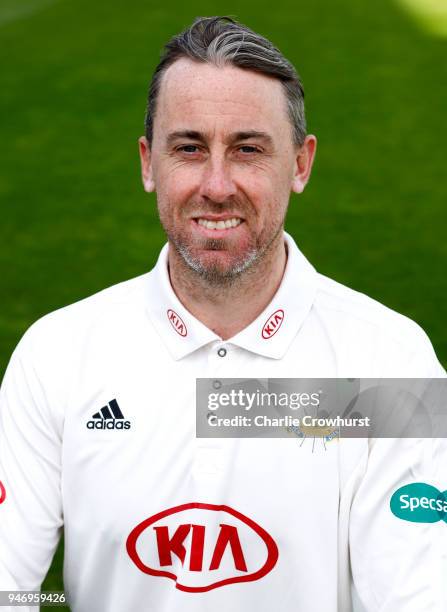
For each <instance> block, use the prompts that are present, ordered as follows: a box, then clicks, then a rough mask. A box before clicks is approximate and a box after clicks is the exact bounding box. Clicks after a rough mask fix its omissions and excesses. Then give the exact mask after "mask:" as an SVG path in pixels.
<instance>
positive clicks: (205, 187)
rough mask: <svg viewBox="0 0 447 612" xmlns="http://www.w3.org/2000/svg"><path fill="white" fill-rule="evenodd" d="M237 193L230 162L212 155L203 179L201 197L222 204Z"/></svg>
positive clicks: (200, 190) (206, 165)
mask: <svg viewBox="0 0 447 612" xmlns="http://www.w3.org/2000/svg"><path fill="white" fill-rule="evenodd" d="M236 191H237V190H236V186H235V184H234V180H233V177H232V171H231V167H230V162H229V161H228V160H225V158H224V157H220V156H219V157H218V156H212V155H210V157H209V158H208V160H207V162H206V164H205V167H204V171H203V176H202V179H201V184H200V189H199V194H200V196H201V197H202V198H205V199H208V200H212V201H213V202H216V203H218V204H222V203H224V202H225V201H227V200H229V199H230V198H231V197H232V196H234V195H235V194H236Z"/></svg>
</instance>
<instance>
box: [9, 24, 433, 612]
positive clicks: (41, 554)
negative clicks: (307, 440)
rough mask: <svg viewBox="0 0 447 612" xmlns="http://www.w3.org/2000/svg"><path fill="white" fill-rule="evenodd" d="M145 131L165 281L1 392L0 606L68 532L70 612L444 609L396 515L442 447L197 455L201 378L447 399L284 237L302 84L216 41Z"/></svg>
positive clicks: (255, 53)
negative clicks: (425, 393)
mask: <svg viewBox="0 0 447 612" xmlns="http://www.w3.org/2000/svg"><path fill="white" fill-rule="evenodd" d="M146 128H147V129H146V136H145V137H143V138H141V139H140V154H141V162H142V175H143V183H144V188H145V189H146V191H148V192H151V191H154V190H155V191H156V193H157V202H158V208H159V213H160V220H161V223H162V225H163V227H164V229H165V231H166V234H167V236H168V245H167V246H166V247H165V248H164V249H163V250H162V252H161V254H160V258H159V261H158V263H157V265H156V267H155V268H154V270H152V271H151V272H150V273H148V274H145V275H143V276H141V277H139V278H136V279H133V280H131V281H128V282H125V283H122V284H120V285H117V286H115V287H112V288H110V289H107V290H105V291H103V292H101V293H99V294H97V295H95V296H93V297H91V298H88V299H86V300H83V301H81V302H79V303H77V304H74V305H72V306H70V307H68V308H64V309H62V310H60V311H58V312H55V313H52V314H50V315H48V316H46V317H44V318H43V319H41V320H40V321H38V322H37V323H36V324H35V325H34V326H32V327H31V328H30V330H29V331H28V332H27V333H26V334H25V336H24V338H23V339H22V341H21V342H20V344H19V346H18V347H17V349H16V351H15V353H14V355H13V357H12V359H11V363H10V365H9V367H8V371H7V374H6V376H5V380H4V384H3V390H2V397H1V413H0V414H1V455H0V459H1V464H0V466H1V467H0V470H1V471H0V479H1V480H2V481H3V482H4V485H5V492H6V496H5V499H4V503H3V504H2V507H1V508H0V509H1V521H0V540H1V543H2V556H1V563H0V577H1V581H0V584H1V588H2V589H10V590H11V589H37V588H39V586H40V584H41V581H42V579H43V577H44V576H45V573H46V570H47V568H48V566H49V563H50V561H51V557H52V554H53V552H54V549H55V547H56V545H57V541H58V538H59V534H60V532H61V529H62V526H63V527H64V533H65V563H64V579H65V587H66V592H67V594H68V597H69V602H70V605H71V609H72V610H73V611H74V612H87V611H91V610H94V611H95V612H100V611H104V612H105V611H107V612H118V611H119V612H122V611H124V610H126V611H127V610H132V611H133V612H138V611H143V610H144V611H154V612H155V611H156V612H165V611H169V612H171V611H177V610H182V611H183V610H184V611H196V610H197V611H199V610H203V611H205V610H218V611H221V612H223V611H227V610H237V611H240V612H242V611H244V612H245V611H248V610H253V611H254V610H256V611H263V612H267V611H268V612H270V611H271V610H272V609H277V610H281V611H284V612H289V611H290V612H291V611H292V610H293V611H296V610H299V611H302V612H314V611H315V612H322V611H324V612H332V611H335V610H338V611H340V612H348V611H349V610H351V609H352V602H351V587H352V590H353V592H354V595H355V597H356V598H357V599H358V600H359V603H358V605H359V606H360V608H359V609H363V610H367V612H372V611H373V610H374V611H375V610H381V611H383V612H385V611H388V610H393V612H397V611H405V612H412V611H414V612H416V611H417V612H424V611H427V612H428V611H434V610H440V609H441V607H440V606H441V604H440V600H439V597H440V589H439V583H440V581H439V578H440V577H439V575H438V573H437V572H439V571H440V570H439V567H440V566H439V556H438V553H437V549H436V547H435V543H434V542H433V535H434V533H435V531H434V530H433V529H432V526H431V525H423V524H413V523H410V522H405V521H399V520H398V519H396V517H395V516H394V515H393V514H392V513H391V512H390V510H389V497H390V495H391V494H392V492H393V491H395V490H396V489H398V488H399V487H400V486H402V485H404V484H406V483H407V482H408V481H409V480H410V481H414V482H417V481H418V480H421V481H423V480H427V479H430V469H431V467H432V463H431V460H432V457H431V454H432V452H433V451H432V448H431V441H430V440H429V441H428V443H429V444H428V443H427V441H424V440H416V441H415V440H414V439H406V440H399V441H396V440H370V441H368V440H366V439H358V440H344V441H340V442H338V441H334V442H333V443H332V444H328V446H327V449H326V450H325V451H324V452H320V453H313V452H311V451H310V449H309V448H308V447H306V445H303V446H302V447H300V445H298V444H297V443H296V440H281V439H279V440H275V439H273V440H266V439H263V440H256V439H255V440H248V439H246V440H240V439H239V440H238V439H215V440H206V439H200V438H196V437H195V382H196V378H197V377H206V378H209V379H211V380H212V383H211V385H212V386H213V387H214V388H219V386H220V385H221V379H222V378H226V377H244V378H254V377H256V378H263V377H264V378H265V377H293V378H298V377H299V378H306V377H310V378H311V377H320V378H323V377H328V378H330V377H332V378H334V377H361V376H365V377H366V376H367V377H377V378H381V377H442V376H444V371H443V369H442V368H441V366H440V365H439V363H438V361H437V359H436V356H435V354H434V352H433V349H432V347H431V344H430V342H429V340H428V339H427V337H426V335H425V334H424V332H423V331H422V330H421V329H420V328H419V327H418V326H417V325H416V324H414V323H413V322H411V321H409V320H408V319H406V318H405V317H403V316H401V315H398V314H396V313H394V312H392V311H390V310H388V309H387V308H385V307H384V306H381V305H380V304H378V303H377V302H375V301H373V300H371V299H369V298H367V297H366V296H363V295H361V294H358V293H356V292H354V291H351V290H349V289H347V288H345V287H343V286H341V285H339V284H338V283H336V282H334V281H331V280H329V279H327V278H325V277H323V276H321V275H319V274H317V272H316V271H315V270H314V268H313V267H312V266H311V264H310V263H309V262H308V261H307V260H306V259H305V257H304V256H303V255H302V254H301V253H300V251H299V250H298V248H297V246H296V245H295V243H294V241H293V239H292V237H291V236H288V235H285V234H284V230H283V228H284V217H285V214H286V209H287V205H288V200H289V195H290V192H291V191H294V192H296V193H301V192H302V191H303V189H304V188H305V186H306V184H307V181H308V179H309V176H310V172H311V168H312V162H313V159H314V155H315V149H316V138H315V136H312V135H308V134H306V127H305V120H304V107H303V91H302V87H301V84H300V81H299V79H298V77H297V75H296V73H295V70H294V68H293V67H292V66H291V64H290V63H289V62H288V61H287V60H286V59H285V58H284V57H283V56H282V55H281V54H280V52H279V51H278V50H277V49H276V48H274V47H273V46H272V45H271V43H270V42H268V41H267V40H266V39H264V38H263V37H261V36H260V35H258V34H255V33H254V32H252V31H250V30H249V29H248V28H246V27H244V26H242V25H240V24H238V23H236V22H234V21H233V20H231V19H228V18H217V17H216V18H206V19H199V20H197V21H196V22H195V23H194V24H193V25H192V26H191V27H190V28H189V29H188V30H186V31H185V32H184V33H182V34H180V35H179V36H176V37H174V38H173V39H172V40H171V41H170V42H169V43H168V45H167V47H166V52H165V55H164V57H163V59H162V60H161V62H160V64H159V66H158V68H157V70H156V72H155V75H154V77H153V81H152V84H151V88H150V92H149V104H148V114H147V125H146ZM431 546H433V548H431ZM419 561H420V563H418V562H419Z"/></svg>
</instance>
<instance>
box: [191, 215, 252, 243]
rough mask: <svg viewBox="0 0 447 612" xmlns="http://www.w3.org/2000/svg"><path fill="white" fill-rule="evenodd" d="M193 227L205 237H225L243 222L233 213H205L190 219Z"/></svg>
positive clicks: (237, 230)
mask: <svg viewBox="0 0 447 612" xmlns="http://www.w3.org/2000/svg"><path fill="white" fill-rule="evenodd" d="M191 221H192V223H193V224H194V227H195V229H196V230H197V231H198V232H199V234H201V235H202V236H204V237H206V238H215V239H219V238H225V237H226V236H230V235H232V234H233V233H238V232H239V229H238V228H239V227H240V226H241V225H242V224H243V223H244V222H245V221H244V219H243V218H242V217H239V216H238V215H235V214H231V213H230V214H228V213H227V214H224V215H222V214H221V215H213V214H205V215H203V216H197V217H194V218H192V219H191Z"/></svg>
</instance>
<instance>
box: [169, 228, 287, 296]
mask: <svg viewBox="0 0 447 612" xmlns="http://www.w3.org/2000/svg"><path fill="white" fill-rule="evenodd" d="M282 230H283V224H281V225H280V226H279V227H278V228H277V230H276V231H275V233H274V235H273V236H272V238H271V239H270V240H269V241H268V242H267V243H266V244H265V245H262V246H254V247H252V248H251V249H249V250H248V252H247V253H246V254H245V256H244V257H243V259H241V260H240V261H236V262H235V263H234V264H233V265H231V266H230V267H228V268H226V269H222V267H220V266H219V265H218V264H212V263H210V264H209V265H206V264H204V263H203V261H202V260H201V259H200V258H199V257H197V256H195V255H194V254H193V253H192V252H191V249H190V248H189V246H188V245H187V244H186V243H185V241H183V240H181V239H179V237H178V236H174V235H172V233H171V232H167V235H168V238H169V241H170V243H171V244H172V245H173V247H174V248H175V250H176V252H177V253H178V254H179V255H180V257H181V259H182V261H183V262H184V264H185V266H186V267H187V269H188V270H189V271H190V272H192V273H193V274H194V276H195V277H196V278H197V279H200V280H201V281H202V282H203V283H205V284H206V285H207V286H209V287H210V288H215V289H218V288H220V289H224V288H228V287H231V286H233V285H235V284H236V283H238V282H240V281H241V280H242V279H245V278H246V277H247V276H252V274H253V273H254V272H255V271H256V270H257V269H258V268H259V266H260V265H261V263H262V262H263V261H264V260H265V258H266V255H267V254H268V253H269V251H270V250H271V248H272V246H273V244H274V243H275V241H276V239H277V237H278V235H279V234H280V233H281V232H282ZM222 243H223V241H222V240H217V239H216V240H213V239H212V238H211V239H209V240H206V241H205V242H204V244H203V247H202V248H204V249H205V250H208V251H220V250H223V249H222Z"/></svg>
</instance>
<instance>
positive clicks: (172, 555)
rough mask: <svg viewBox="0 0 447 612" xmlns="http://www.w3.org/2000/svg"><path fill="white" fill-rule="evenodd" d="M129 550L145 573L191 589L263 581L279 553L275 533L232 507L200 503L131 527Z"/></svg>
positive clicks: (203, 590) (170, 511)
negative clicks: (271, 533)
mask: <svg viewBox="0 0 447 612" xmlns="http://www.w3.org/2000/svg"><path fill="white" fill-rule="evenodd" d="M126 549H127V553H128V555H129V557H130V558H131V559H132V561H133V562H134V563H135V565H136V566H137V568H138V569H139V570H140V571H141V572H143V573H144V574H149V575H151V576H157V577H161V578H169V579H171V580H173V581H174V585H175V588H176V589H179V590H180V591H186V592H187V593H203V592H206V591H211V590H213V589H217V588H219V587H223V586H226V585H228V584H235V583H241V582H253V581H255V580H260V579H261V578H263V577H264V576H265V575H266V574H268V573H269V572H270V571H271V570H272V569H273V568H274V567H275V565H276V562H277V560H278V554H279V551H278V547H277V545H276V543H275V541H274V539H273V538H272V536H271V535H270V534H269V533H267V531H265V529H263V528H262V527H261V526H260V525H258V524H257V523H256V522H255V521H254V520H253V519H251V518H249V517H248V516H245V515H244V514H242V513H241V512H238V511H237V510H234V509H233V508H231V507H230V506H225V505H215V504H204V503H197V502H196V503H189V504H183V505H181V506H175V507H174V508H169V509H168V510H163V511H162V512H159V513H158V514H155V515H154V516H150V517H149V518H147V519H145V520H143V521H142V522H141V523H139V524H138V525H137V526H136V527H134V528H133V529H132V531H131V532H130V534H129V536H128V538H127V542H126Z"/></svg>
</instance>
